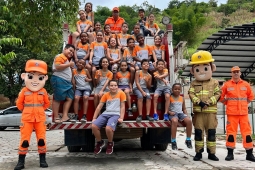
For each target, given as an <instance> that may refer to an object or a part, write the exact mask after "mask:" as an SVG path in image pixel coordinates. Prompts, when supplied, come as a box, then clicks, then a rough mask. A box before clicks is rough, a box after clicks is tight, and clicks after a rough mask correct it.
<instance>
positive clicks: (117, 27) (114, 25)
mask: <svg viewBox="0 0 255 170" xmlns="http://www.w3.org/2000/svg"><path fill="white" fill-rule="evenodd" d="M124 22H125V20H124V19H123V18H121V17H119V18H118V20H117V21H115V20H114V18H113V17H108V18H107V19H106V21H105V25H106V24H109V25H110V29H111V31H119V32H121V27H122V24H123V23H124Z"/></svg>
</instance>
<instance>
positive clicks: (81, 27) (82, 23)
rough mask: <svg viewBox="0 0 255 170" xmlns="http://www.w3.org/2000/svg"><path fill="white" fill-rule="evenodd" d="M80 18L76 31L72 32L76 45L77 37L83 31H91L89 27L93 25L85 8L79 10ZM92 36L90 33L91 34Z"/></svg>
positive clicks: (73, 41)
mask: <svg viewBox="0 0 255 170" xmlns="http://www.w3.org/2000/svg"><path fill="white" fill-rule="evenodd" d="M79 16H80V20H79V21H77V23H76V29H77V30H76V32H74V33H73V34H72V43H73V45H75V43H76V39H77V37H78V36H79V35H80V34H81V33H82V32H87V31H89V28H90V27H91V26H92V22H91V21H89V20H87V19H86V14H85V11H84V10H80V11H79ZM89 36H90V35H89Z"/></svg>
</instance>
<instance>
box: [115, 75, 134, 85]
mask: <svg viewBox="0 0 255 170" xmlns="http://www.w3.org/2000/svg"><path fill="white" fill-rule="evenodd" d="M130 77H131V75H130V72H128V71H127V72H126V73H124V74H123V73H122V72H121V71H119V72H117V74H116V79H117V80H118V83H119V85H121V86H128V85H129V81H130Z"/></svg>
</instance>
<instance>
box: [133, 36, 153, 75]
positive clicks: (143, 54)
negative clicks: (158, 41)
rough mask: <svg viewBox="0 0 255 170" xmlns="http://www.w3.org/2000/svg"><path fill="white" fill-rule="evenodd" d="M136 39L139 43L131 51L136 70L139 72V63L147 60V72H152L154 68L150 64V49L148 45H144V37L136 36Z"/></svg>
mask: <svg viewBox="0 0 255 170" xmlns="http://www.w3.org/2000/svg"><path fill="white" fill-rule="evenodd" d="M136 39H137V41H138V43H139V45H136V46H135V48H134V51H133V56H135V58H134V59H135V60H137V62H136V70H140V69H141V68H142V67H141V61H142V60H143V59H147V60H148V61H149V70H150V71H154V70H155V68H154V66H153V64H152V61H151V58H152V51H151V48H150V47H149V46H148V45H145V44H144V35H143V34H138V35H137V36H136Z"/></svg>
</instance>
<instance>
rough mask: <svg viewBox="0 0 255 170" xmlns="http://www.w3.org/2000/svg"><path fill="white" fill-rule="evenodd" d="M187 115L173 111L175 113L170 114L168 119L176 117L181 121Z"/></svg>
mask: <svg viewBox="0 0 255 170" xmlns="http://www.w3.org/2000/svg"><path fill="white" fill-rule="evenodd" d="M187 116H188V115H186V114H184V113H175V115H173V116H171V115H169V119H170V120H171V119H172V118H174V117H176V118H177V119H178V120H179V121H183V120H184V118H185V117H187Z"/></svg>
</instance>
